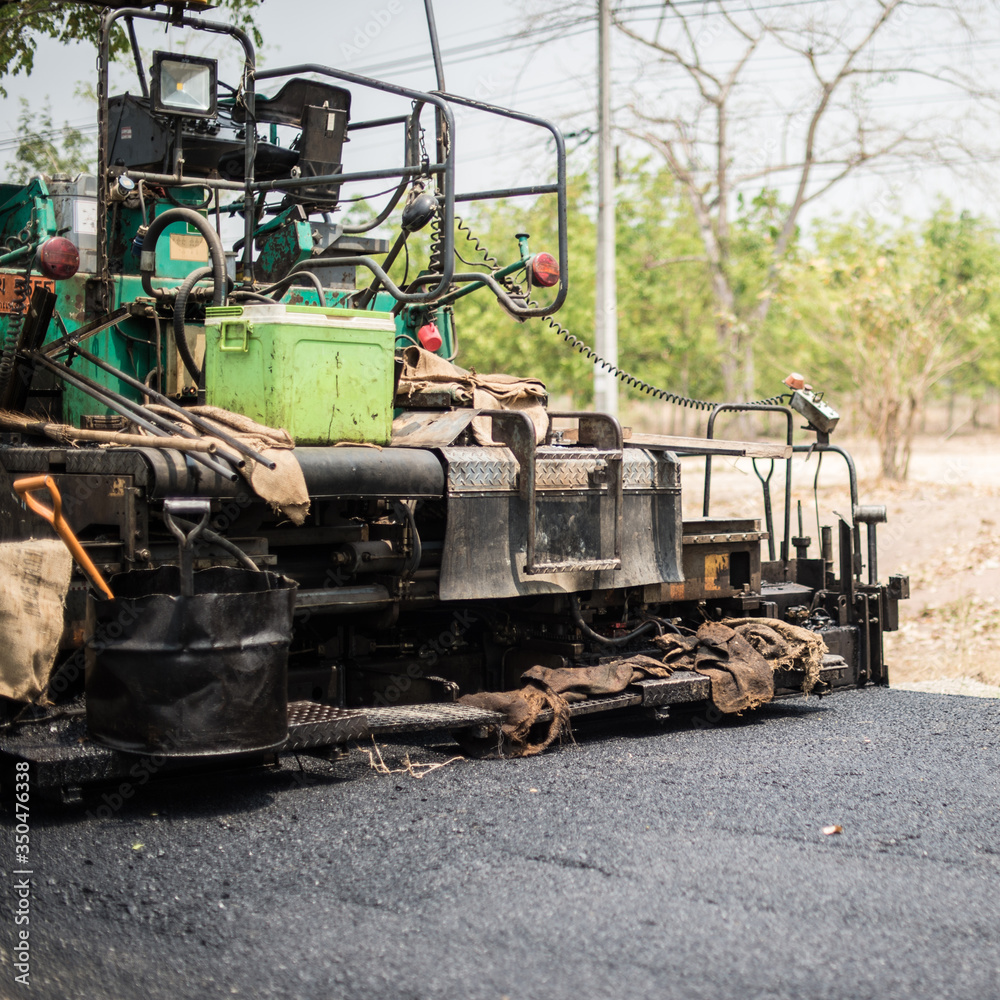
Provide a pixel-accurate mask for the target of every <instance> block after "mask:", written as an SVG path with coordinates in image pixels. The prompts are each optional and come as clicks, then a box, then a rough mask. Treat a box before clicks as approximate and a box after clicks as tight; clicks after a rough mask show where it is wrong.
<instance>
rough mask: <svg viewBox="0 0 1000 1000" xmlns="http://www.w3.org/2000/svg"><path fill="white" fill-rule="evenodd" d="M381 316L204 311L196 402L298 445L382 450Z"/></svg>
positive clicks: (391, 343)
mask: <svg viewBox="0 0 1000 1000" xmlns="http://www.w3.org/2000/svg"><path fill="white" fill-rule="evenodd" d="M395 344H396V325H395V323H394V321H393V318H392V314H391V313H385V312H367V311H364V310H357V309H324V308H320V307H317V306H289V305H283V304H281V303H275V304H274V305H273V306H271V305H265V304H263V303H261V304H259V305H258V304H257V303H253V304H250V305H246V306H213V307H209V308H208V309H206V310H205V401H206V402H207V403H208V404H209V405H210V406H221V407H222V408H223V409H226V410H231V411H232V412H233V413H242V414H243V415H244V416H247V417H250V418H251V419H252V420H256V421H257V422H258V423H261V424H266V425H267V426H268V427H281V428H284V429H285V430H286V431H288V433H289V434H291V435H292V437H293V438H294V439H295V443H296V444H300V445H310V444H312V445H326V444H333V443H335V442H337V441H368V442H371V443H373V444H388V443H389V438H390V436H391V434H392V407H393V398H392V392H393V357H394V352H395Z"/></svg>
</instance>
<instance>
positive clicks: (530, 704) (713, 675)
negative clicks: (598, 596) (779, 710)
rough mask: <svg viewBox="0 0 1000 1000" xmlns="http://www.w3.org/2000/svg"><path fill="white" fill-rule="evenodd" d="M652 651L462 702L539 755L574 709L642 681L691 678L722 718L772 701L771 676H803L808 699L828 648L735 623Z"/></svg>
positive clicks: (809, 638)
mask: <svg viewBox="0 0 1000 1000" xmlns="http://www.w3.org/2000/svg"><path fill="white" fill-rule="evenodd" d="M653 643H654V644H655V645H656V646H657V647H658V649H659V651H660V656H659V658H654V657H651V656H645V655H641V654H637V655H633V656H628V657H622V658H620V659H612V660H609V661H608V662H606V663H601V664H598V665H596V666H590V667H562V668H558V669H557V668H551V667H541V666H535V667H532V668H531V669H530V670H526V671H525V672H524V673H523V674H522V675H521V680H522V681H524V682H525V683H524V687H522V688H519V689H518V690H515V691H492V692H483V693H480V694H470V695H465V696H464V697H462V698H460V699H459V701H461V702H462V704H465V705H472V706H475V707H476V708H485V709H489V710H490V711H493V712H500V713H501V714H502V715H503V716H504V722H503V726H502V729H503V735H504V737H505V739H506V740H507V743H508V746H509V748H510V750H509V753H510V755H511V756H515V757H526V756H530V755H532V754H537V753H541V751H542V750H544V749H545V748H546V747H548V746H550V745H551V744H552V743H553V742H554V741H555V740H556V739H557V738H558V737H559V736H560V735H562V734H563V733H564V732H565V731H566V729H567V728H568V725H569V719H570V712H569V706H570V704H571V703H572V702H574V701H581V700H583V699H585V698H589V697H595V696H600V695H608V694H618V693H619V692H621V691H624V690H625V688H626V687H628V685H629V684H632V683H634V682H635V681H637V680H641V679H642V678H644V677H669V676H670V675H671V674H672V673H673V672H674V671H675V670H693V671H694V672H695V673H699V674H701V675H702V676H703V677H707V678H708V679H709V681H710V682H711V687H710V698H711V701H712V704H713V705H714V706H715V707H716V708H717V709H718V710H719V711H720V712H723V713H726V714H734V713H737V712H743V711H746V710H747V709H753V708H757V707H758V706H760V705H763V704H764V703H765V702H768V701H770V700H771V699H772V698H773V697H774V671H775V670H794V671H797V672H800V673H802V675H803V682H802V690H803V692H805V693H806V694H808V693H809V691H811V690H812V688H813V686H814V685H815V683H816V681H817V680H818V679H819V668H820V665H821V664H822V662H823V654H824V653H825V652H826V644H825V643H824V642H823V640H822V639H821V638H820V637H819V636H818V635H817V634H816V633H815V632H810V631H809V629H805V628H801V627H799V626H797V625H790V624H788V622H782V621H778V620H776V619H773V618H736V619H729V620H726V621H721V622H705V623H704V624H703V625H702V626H701V627H700V628H699V629H698V631H697V632H696V633H695V634H694V635H679V634H676V633H673V632H669V633H666V634H664V635H661V636H657V637H656V638H654V639H653ZM546 709H551V710H552V721H551V722H550V724H549V728H548V730H547V732H545V734H544V735H543V736H541V737H540V738H538V739H537V740H536V742H531V738H530V735H529V734H530V732H531V730H532V728H533V727H534V726H535V725H537V724H538V722H539V717H540V716H541V714H542V713H543V712H544V711H545V710H546Z"/></svg>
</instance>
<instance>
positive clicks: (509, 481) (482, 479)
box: [441, 447, 518, 492]
mask: <svg viewBox="0 0 1000 1000" xmlns="http://www.w3.org/2000/svg"><path fill="white" fill-rule="evenodd" d="M441 453H442V454H443V455H444V457H445V461H446V462H447V463H448V490H449V492H457V491H461V490H477V491H478V490H516V489H517V473H518V464H517V459H516V458H514V455H513V453H512V452H511V451H510V449H509V448H503V447H496V448H442V449H441Z"/></svg>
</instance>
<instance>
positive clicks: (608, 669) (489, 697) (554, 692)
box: [459, 656, 670, 757]
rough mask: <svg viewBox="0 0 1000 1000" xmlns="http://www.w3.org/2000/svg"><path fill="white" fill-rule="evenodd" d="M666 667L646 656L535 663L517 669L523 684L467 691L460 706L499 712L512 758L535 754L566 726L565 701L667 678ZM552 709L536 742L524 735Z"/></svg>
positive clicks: (567, 710) (615, 692)
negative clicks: (588, 663)
mask: <svg viewBox="0 0 1000 1000" xmlns="http://www.w3.org/2000/svg"><path fill="white" fill-rule="evenodd" d="M669 676H670V669H669V668H667V667H664V666H663V664H662V663H660V662H658V661H657V660H654V659H652V658H651V657H649V656H629V657H623V658H622V659H619V660H612V661H610V662H608V663H600V664H597V665H596V666H592V667H540V666H535V667H532V668H531V669H530V670H526V671H525V672H524V673H523V674H521V680H522V681H525V685H524V687H522V688H520V689H519V690H517V691H485V692H482V693H481V694H467V695H464V696H463V697H462V698H459V701H460V702H461V703H462V704H463V705H472V706H474V707H475V708H485V709H488V710H490V711H492V712H500V713H501V714H502V715H503V716H504V722H503V727H502V728H503V735H504V737H505V739H506V740H507V742H508V744H509V747H510V752H509V755H510V756H512V757H530V756H532V755H533V754H537V753H541V752H542V751H543V750H544V749H545V748H546V747H547V746H550V745H551V744H552V742H553V741H554V740H555V739H557V738H558V737H559V736H561V735H562V734H563V733H564V732H565V731H566V730H567V729H568V727H569V704H570V702H574V701H583V700H584V699H585V698H587V697H590V696H591V695H602V694H617V693H618V692H619V691H624V690H625V688H626V687H628V685H629V684H631V683H632V682H633V681H637V680H641V679H642V678H644V677H669ZM547 708H551V709H552V721H551V723H550V724H549V728H548V732H547V733H546V734H545V735H544V736H543V737H542V738H541V739H540V740H539V741H538V742H535V743H532V742H531V741H530V739H529V735H528V734H529V732H530V731H531V728H532V727H533V726H534V725H535V724H536V723H537V722H538V717H539V716H540V715H541V713H542V712H544V711H545V709H547Z"/></svg>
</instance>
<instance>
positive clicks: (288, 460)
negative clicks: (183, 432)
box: [148, 404, 309, 524]
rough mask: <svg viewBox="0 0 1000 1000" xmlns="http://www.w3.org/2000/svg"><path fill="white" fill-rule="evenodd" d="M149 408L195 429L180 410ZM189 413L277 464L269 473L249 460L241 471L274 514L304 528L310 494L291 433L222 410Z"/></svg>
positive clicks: (212, 408) (196, 408)
mask: <svg viewBox="0 0 1000 1000" xmlns="http://www.w3.org/2000/svg"><path fill="white" fill-rule="evenodd" d="M148 408H149V409H150V410H153V411H154V412H155V413H159V414H161V415H162V416H164V417H169V418H170V419H171V420H173V421H174V422H176V423H184V424H187V425H188V426H191V422H190V420H186V419H185V417H184V416H183V415H182V414H179V413H178V412H177V411H176V410H171V409H169V408H168V407H165V406H160V405H158V404H150V405H149V407H148ZM187 412H190V413H194V414H196V415H197V416H199V417H201V418H202V419H203V420H206V421H208V423H209V424H210V425H214V426H215V427H218V428H219V429H220V430H222V431H225V432H226V433H228V434H230V435H231V436H232V437H235V438H237V439H238V440H240V441H242V442H243V443H244V444H245V445H247V446H248V447H250V448H253V449H254V450H255V451H258V452H260V453H261V454H262V455H263V456H264V457H265V458H267V459H269V460H270V461H272V462H274V463H275V464H276V465H277V468H276V469H268V468H267V467H266V466H264V465H261V464H260V463H259V462H254V461H253V459H250V458H248V459H247V460H246V465H245V466H244V467H243V468H242V469H240V470H239V471H240V472H241V473H242V475H243V478H244V479H245V480H246V481H247V482H248V483H249V484H250V486H251V487H252V489H253V491H254V492H255V493H256V494H257V496H259V497H260V498H261V499H263V500H266V501H267V502H268V503H269V504H270V505H271V507H272V508H273V509H274V510H276V511H280V512H281V513H283V514H284V515H285V516H286V517H288V519H289V520H290V521H291V522H292V523H293V524H302V522H303V521H304V520H305V519H306V514H308V513H309V491H308V490H307V489H306V480H305V477H304V476H303V475H302V468H301V466H300V465H299V462H298V459H297V458H296V457H295V455H294V453H293V449H294V448H295V442H294V441H293V440H292V437H291V435H290V434H289V433H288V431H285V430H280V429H275V428H273V427H265V426H264V425H263V424H258V423H257V422H256V421H253V420H251V419H250V418H249V417H244V416H242V415H241V414H239V413H230V412H229V411H228V410H223V409H221V408H220V407H218V406H192V407H189V408H188V410H187ZM205 436H206V438H207V439H208V440H213V438H212V437H211V435H205ZM214 440H215V441H216V443H217V444H218V446H219V447H220V448H224V449H226V450H227V451H232V450H233V448H232V445H228V444H226V443H225V442H223V441H221V440H219V439H218V438H215V439H214Z"/></svg>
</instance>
